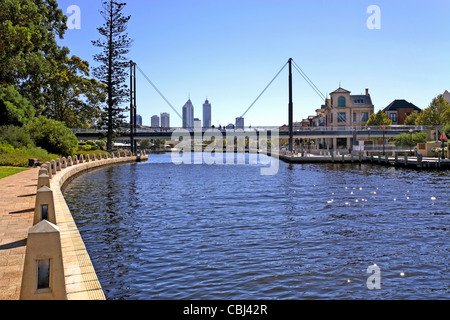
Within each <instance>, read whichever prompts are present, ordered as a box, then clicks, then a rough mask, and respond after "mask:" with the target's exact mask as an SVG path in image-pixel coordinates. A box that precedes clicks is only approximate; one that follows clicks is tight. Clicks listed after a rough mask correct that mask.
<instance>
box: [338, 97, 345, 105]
mask: <svg viewBox="0 0 450 320" xmlns="http://www.w3.org/2000/svg"><path fill="white" fill-rule="evenodd" d="M338 107H345V97H343V96H340V97H339V99H338Z"/></svg>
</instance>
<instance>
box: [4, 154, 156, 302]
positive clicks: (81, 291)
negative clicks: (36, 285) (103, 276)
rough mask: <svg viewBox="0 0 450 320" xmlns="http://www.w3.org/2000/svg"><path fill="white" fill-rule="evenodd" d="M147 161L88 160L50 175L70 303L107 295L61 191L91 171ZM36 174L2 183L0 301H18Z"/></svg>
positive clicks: (129, 158) (124, 158)
mask: <svg viewBox="0 0 450 320" xmlns="http://www.w3.org/2000/svg"><path fill="white" fill-rule="evenodd" d="M64 160H65V159H64ZM146 160H148V157H147V156H125V155H122V157H115V158H108V159H100V160H95V159H89V161H83V162H82V163H77V161H75V162H73V163H71V162H69V163H70V164H71V165H68V166H67V167H65V168H62V167H61V168H60V170H59V171H56V173H55V174H54V175H53V176H52V179H51V180H50V189H51V190H52V192H53V198H54V204H55V215H56V225H57V226H58V228H59V230H60V238H61V249H62V260H63V266H64V276H65V286H66V292H67V299H68V300H104V299H105V296H104V293H103V290H102V288H101V285H100V283H99V281H98V279H97V276H96V274H95V270H94V268H93V266H92V262H91V260H90V257H89V254H88V252H87V250H86V247H85V246H84V243H83V240H82V238H81V235H80V233H79V231H78V229H77V226H76V224H75V222H74V220H73V218H72V214H71V212H70V210H69V209H68V207H67V204H66V202H65V199H64V197H63V195H62V192H61V189H63V188H64V187H65V185H66V184H67V183H68V182H70V180H71V179H72V178H73V177H75V176H77V175H80V174H82V173H85V172H87V171H89V170H93V169H96V168H100V167H104V166H110V165H117V164H124V163H129V162H137V161H146ZM38 173H39V168H35V169H31V170H29V171H26V172H22V173H18V174H16V175H13V176H10V177H7V178H5V179H2V180H0V187H1V188H0V189H1V190H2V195H1V199H2V203H5V204H6V206H4V207H3V208H1V211H0V219H1V222H2V223H1V224H0V226H1V227H0V300H18V299H20V291H21V282H22V273H23V269H24V260H25V254H26V248H27V247H26V245H27V236H28V230H29V229H30V228H31V227H32V226H33V218H34V207H35V201H36V191H37V181H38V179H37V178H38ZM4 190H5V191H4Z"/></svg>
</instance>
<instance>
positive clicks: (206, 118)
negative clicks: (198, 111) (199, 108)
mask: <svg viewBox="0 0 450 320" xmlns="http://www.w3.org/2000/svg"><path fill="white" fill-rule="evenodd" d="M211 125H212V123H211V103H209V101H208V99H206V101H205V103H204V104H203V127H204V128H211Z"/></svg>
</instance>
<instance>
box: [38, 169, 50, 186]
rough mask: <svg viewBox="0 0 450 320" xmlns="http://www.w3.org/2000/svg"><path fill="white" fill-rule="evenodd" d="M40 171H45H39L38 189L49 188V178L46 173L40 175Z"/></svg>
mask: <svg viewBox="0 0 450 320" xmlns="http://www.w3.org/2000/svg"><path fill="white" fill-rule="evenodd" d="M41 171H45V170H39V177H38V186H37V187H38V189H40V188H42V187H43V186H46V187H48V188H50V177H49V176H48V174H47V173H42V174H41Z"/></svg>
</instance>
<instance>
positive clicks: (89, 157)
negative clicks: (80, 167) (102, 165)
mask: <svg viewBox="0 0 450 320" xmlns="http://www.w3.org/2000/svg"><path fill="white" fill-rule="evenodd" d="M84 162H91V156H90V155H88V154H87V155H86V157H85V158H84Z"/></svg>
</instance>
